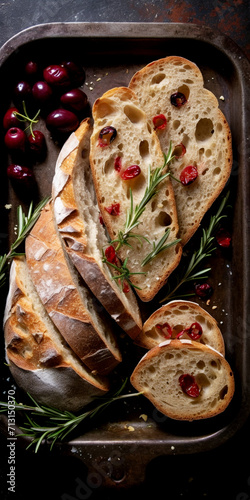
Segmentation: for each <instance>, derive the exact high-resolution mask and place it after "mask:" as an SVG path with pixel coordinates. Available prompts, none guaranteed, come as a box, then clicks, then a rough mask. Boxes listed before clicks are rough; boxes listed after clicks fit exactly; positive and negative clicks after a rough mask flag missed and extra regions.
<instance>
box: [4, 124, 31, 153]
mask: <svg viewBox="0 0 250 500" xmlns="http://www.w3.org/2000/svg"><path fill="white" fill-rule="evenodd" d="M4 142H5V146H6V147H7V148H8V149H11V150H20V151H25V143H26V135H25V133H24V131H23V130H21V129H20V128H19V127H11V128H9V130H7V132H6V134H5V137H4Z"/></svg>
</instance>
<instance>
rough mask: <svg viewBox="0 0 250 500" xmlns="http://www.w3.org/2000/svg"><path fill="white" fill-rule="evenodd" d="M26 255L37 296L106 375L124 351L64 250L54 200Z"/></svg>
mask: <svg viewBox="0 0 250 500" xmlns="http://www.w3.org/2000/svg"><path fill="white" fill-rule="evenodd" d="M25 249H26V258H27V264H28V267H29V270H30V274H31V277H32V280H33V282H34V285H35V287H36V289H37V292H38V295H39V297H40V299H41V301H42V303H43V304H44V306H45V308H46V310H47V312H48V314H49V316H50V318H51V319H52V321H53V322H54V323H55V325H56V327H57V328H58V330H59V331H60V333H61V334H62V336H63V337H64V338H65V340H66V341H67V343H68V344H69V345H70V347H71V348H72V349H73V351H74V352H75V353H76V354H77V355H78V356H79V358H80V359H81V360H82V361H83V362H84V363H85V364H86V365H87V366H88V367H89V368H90V370H92V371H94V372H97V373H100V374H106V373H108V372H110V371H111V370H112V369H113V368H114V367H115V366H116V365H117V364H118V363H119V362H120V361H121V353H120V350H119V348H118V345H117V341H116V338H115V336H114V334H113V332H112V328H111V326H110V325H109V322H108V318H106V319H105V320H104V319H103V318H104V316H105V311H103V314H102V317H101V314H99V313H98V312H97V309H99V311H100V310H101V307H100V305H99V303H98V302H97V300H96V299H95V298H93V297H92V295H91V294H90V293H89V291H88V289H87V288H86V287H85V286H84V284H83V283H82V282H81V281H80V277H79V276H78V273H77V271H76V270H75V269H74V266H73V265H72V264H71V262H70V260H69V259H68V257H67V254H66V252H64V251H63V247H62V245H61V240H60V238H59V235H58V234H57V231H56V227H55V225H54V221H53V212H52V206H51V203H49V204H47V205H46V207H45V208H44V209H43V210H42V212H41V215H40V217H39V219H38V221H37V222H36V224H35V226H34V227H33V229H32V230H31V232H30V234H29V236H28V237H27V238H26V245H25Z"/></svg>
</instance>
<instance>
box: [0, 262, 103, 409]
mask: <svg viewBox="0 0 250 500" xmlns="http://www.w3.org/2000/svg"><path fill="white" fill-rule="evenodd" d="M4 336H5V348H6V357H7V361H8V363H9V367H10V371H11V373H12V375H13V377H14V379H15V381H16V383H17V385H18V386H19V387H20V388H22V389H23V390H24V391H25V392H28V393H29V394H30V395H31V396H32V397H34V398H35V399H36V400H37V402H38V403H40V404H48V405H51V406H54V407H57V408H60V409H63V410H70V411H76V410H78V409H80V408H82V407H83V406H85V405H86V404H88V403H89V402H90V401H91V400H92V399H93V397H95V396H98V395H101V394H105V392H106V391H107V390H108V387H109V386H108V381H107V379H106V378H103V377H100V376H98V375H94V374H92V373H91V372H90V370H88V368H86V367H85V366H84V365H83V364H82V363H81V362H80V360H79V359H78V357H77V356H76V355H75V354H74V352H73V351H72V350H71V349H70V348H69V346H68V345H67V343H66V342H65V340H64V339H63V337H62V336H61V334H60V333H59V331H58V330H57V329H56V328H55V326H54V324H53V322H52V321H51V320H50V318H49V316H48V315H47V313H46V310H45V308H44V307H43V305H42V303H41V301H40V299H39V296H38V294H37V292H36V289H35V287H34V284H33V282H32V280H31V277H30V274H29V271H28V267H27V265H26V262H25V258H24V257H18V258H15V259H14V260H13V262H12V264H11V269H10V285H9V293H8V296H7V301H6V307H5V315H4Z"/></svg>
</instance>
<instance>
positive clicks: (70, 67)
mask: <svg viewBox="0 0 250 500" xmlns="http://www.w3.org/2000/svg"><path fill="white" fill-rule="evenodd" d="M62 66H63V67H64V68H65V69H66V70H67V72H68V75H69V77H70V82H71V83H72V84H73V85H75V86H76V87H80V86H81V85H82V84H83V83H84V81H85V71H84V69H83V68H82V66H80V64H76V63H75V62H73V61H63V63H62Z"/></svg>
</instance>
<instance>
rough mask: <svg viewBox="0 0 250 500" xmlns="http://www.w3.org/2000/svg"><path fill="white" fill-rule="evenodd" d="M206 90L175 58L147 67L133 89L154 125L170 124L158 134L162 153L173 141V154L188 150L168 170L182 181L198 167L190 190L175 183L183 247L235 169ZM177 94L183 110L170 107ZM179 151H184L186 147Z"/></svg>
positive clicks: (224, 128)
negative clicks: (183, 174)
mask: <svg viewBox="0 0 250 500" xmlns="http://www.w3.org/2000/svg"><path fill="white" fill-rule="evenodd" d="M203 85H204V82H203V77H202V74H201V72H200V70H199V68H198V67H197V66H196V65H195V64H194V63H192V62H191V61H188V60H187V59H184V58H182V57H177V56H171V57H166V58H164V59H160V60H158V61H154V62H152V63H150V64H148V65H147V66H146V67H144V68H143V69H141V70H140V71H138V72H137V73H136V74H135V75H134V76H133V78H132V80H131V82H130V84H129V87H130V88H131V89H132V90H133V91H134V92H135V93H136V95H137V96H138V98H139V101H140V105H141V107H142V109H143V110H144V111H145V112H146V113H147V115H148V117H149V118H150V119H151V120H152V119H153V118H154V117H155V116H157V115H159V114H163V115H164V116H165V118H166V119H167V127H166V128H162V129H161V128H159V129H158V130H157V134H158V137H159V140H160V143H161V147H162V150H163V151H165V152H166V151H167V149H168V147H169V144H170V141H172V144H173V147H174V148H176V146H177V145H181V144H182V145H183V146H184V147H185V148H186V152H185V154H184V155H183V156H181V157H179V158H177V159H175V160H174V161H173V162H172V164H171V166H170V169H171V172H172V173H173V175H174V176H175V177H176V178H177V179H179V178H180V173H181V172H182V170H183V169H184V167H186V166H190V165H192V166H196V167H197V170H198V177H197V179H196V180H195V181H194V182H193V183H191V184H190V185H187V186H183V185H182V184H181V183H179V182H177V181H173V187H174V193H175V199H176V205H177V212H178V221H179V227H180V237H181V239H182V244H183V245H185V244H186V243H187V241H188V240H189V239H190V238H191V236H192V235H193V234H194V232H195V231H196V229H197V228H198V226H199V224H200V222H201V220H202V218H203V216H204V214H205V213H206V211H207V210H208V209H209V207H210V206H211V205H212V203H213V202H214V200H215V199H216V198H217V197H218V195H219V194H220V192H221V191H222V189H223V188H224V186H225V184H226V182H227V180H228V178H229V175H230V172H231V167H232V144H231V133H230V129H229V126H228V123H227V121H226V118H225V116H224V115H223V113H222V112H221V110H220V109H219V107H218V100H217V98H216V97H215V95H214V94H212V93H211V92H210V91H209V90H207V89H205V88H204V86H203ZM176 92H180V93H182V94H183V95H184V96H185V98H186V103H185V104H183V105H180V106H175V105H173V104H171V101H170V98H171V95H173V94H175V93H176ZM151 124H152V121H151ZM177 149H178V150H180V149H181V150H182V152H184V151H185V149H183V148H182V147H181V148H180V147H179V148H177ZM177 149H176V152H177ZM177 155H179V152H177Z"/></svg>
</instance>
